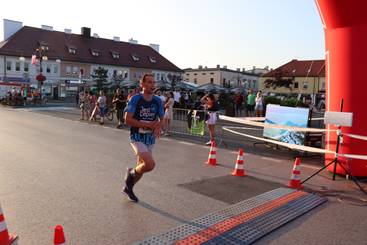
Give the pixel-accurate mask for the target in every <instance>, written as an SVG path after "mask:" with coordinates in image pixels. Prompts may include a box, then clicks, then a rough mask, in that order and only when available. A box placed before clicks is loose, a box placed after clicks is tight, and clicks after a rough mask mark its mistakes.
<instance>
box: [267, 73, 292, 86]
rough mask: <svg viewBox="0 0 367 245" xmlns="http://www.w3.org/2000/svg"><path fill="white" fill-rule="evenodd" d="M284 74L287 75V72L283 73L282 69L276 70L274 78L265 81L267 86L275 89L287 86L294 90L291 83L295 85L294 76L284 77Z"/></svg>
mask: <svg viewBox="0 0 367 245" xmlns="http://www.w3.org/2000/svg"><path fill="white" fill-rule="evenodd" d="M283 76H287V74H285V73H283V72H282V70H278V71H276V73H275V74H274V79H271V78H269V79H266V80H265V81H264V84H265V87H267V88H270V87H272V88H273V89H276V88H280V87H286V88H289V89H290V90H292V86H291V85H293V81H294V77H291V78H284V77H283Z"/></svg>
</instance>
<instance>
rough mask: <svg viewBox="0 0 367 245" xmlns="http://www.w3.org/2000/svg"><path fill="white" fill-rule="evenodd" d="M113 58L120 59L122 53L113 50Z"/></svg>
mask: <svg viewBox="0 0 367 245" xmlns="http://www.w3.org/2000/svg"><path fill="white" fill-rule="evenodd" d="M112 58H114V59H115V60H118V59H120V54H119V53H117V52H114V51H112Z"/></svg>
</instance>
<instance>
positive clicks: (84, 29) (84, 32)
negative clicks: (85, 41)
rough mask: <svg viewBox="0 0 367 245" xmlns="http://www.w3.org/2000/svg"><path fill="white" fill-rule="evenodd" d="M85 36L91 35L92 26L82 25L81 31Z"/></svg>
mask: <svg viewBox="0 0 367 245" xmlns="http://www.w3.org/2000/svg"><path fill="white" fill-rule="evenodd" d="M80 34H81V35H82V36H83V37H90V28H89V27H82V28H81V33H80Z"/></svg>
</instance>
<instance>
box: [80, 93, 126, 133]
mask: <svg viewBox="0 0 367 245" xmlns="http://www.w3.org/2000/svg"><path fill="white" fill-rule="evenodd" d="M111 102H112V105H113V107H114V112H115V113H116V118H117V125H116V127H117V128H121V127H122V126H123V121H124V120H123V111H124V109H125V107H126V98H125V96H124V95H123V93H122V91H121V89H120V88H118V89H116V93H115V94H114V96H113V98H112V101H111ZM79 107H80V120H85V119H86V120H89V121H94V122H96V121H97V116H99V119H100V122H99V123H100V124H104V120H105V117H106V114H107V111H108V99H107V96H106V92H105V91H103V90H101V91H100V92H99V96H98V98H97V96H95V95H94V93H93V92H92V91H84V92H82V93H81V94H80V95H79Z"/></svg>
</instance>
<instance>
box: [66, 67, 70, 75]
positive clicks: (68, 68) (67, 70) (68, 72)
mask: <svg viewBox="0 0 367 245" xmlns="http://www.w3.org/2000/svg"><path fill="white" fill-rule="evenodd" d="M66 74H71V66H67V67H66Z"/></svg>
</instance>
